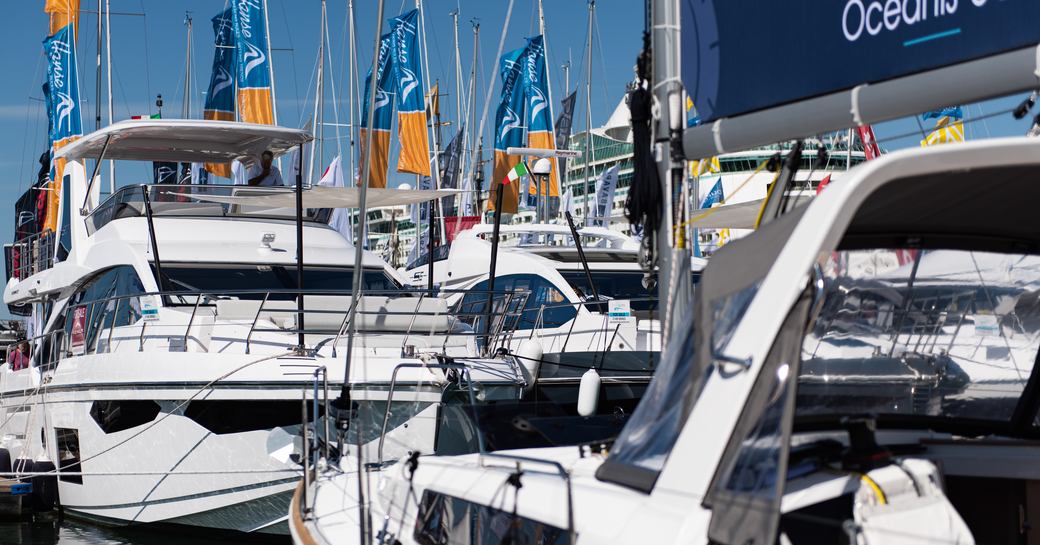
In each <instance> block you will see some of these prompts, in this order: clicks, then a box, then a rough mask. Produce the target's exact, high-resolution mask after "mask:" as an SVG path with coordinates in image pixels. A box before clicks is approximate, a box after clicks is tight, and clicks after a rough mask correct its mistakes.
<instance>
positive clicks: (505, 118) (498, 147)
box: [488, 47, 527, 214]
mask: <svg viewBox="0 0 1040 545" xmlns="http://www.w3.org/2000/svg"><path fill="white" fill-rule="evenodd" d="M526 54H527V48H526V47H522V48H520V49H514V50H513V51H509V52H507V53H505V54H504V55H502V58H501V59H500V60H499V72H500V75H501V76H502V100H501V102H500V103H499V105H498V110H497V111H496V112H495V168H494V173H493V174H492V179H493V180H494V181H495V182H499V181H502V180H506V179H507V175H508V173H509V172H510V171H511V170H513V167H515V166H516V165H517V163H519V162H520V157H519V156H516V155H508V154H506V150H507V149H509V148H510V147H521V146H523V145H524V126H523V123H524V115H525V114H526V109H525V106H526V104H525V100H524V98H525V93H524V89H523V74H522V60H523V57H524V56H525V55H526ZM497 191H505V193H503V194H502V210H501V212H502V213H503V214H515V213H516V210H517V206H518V204H519V203H518V201H519V197H520V184H519V183H518V182H516V181H510V182H509V183H493V184H491V196H490V198H489V199H488V210H495V201H496V199H497V198H498V197H497V196H496V194H495V192H497Z"/></svg>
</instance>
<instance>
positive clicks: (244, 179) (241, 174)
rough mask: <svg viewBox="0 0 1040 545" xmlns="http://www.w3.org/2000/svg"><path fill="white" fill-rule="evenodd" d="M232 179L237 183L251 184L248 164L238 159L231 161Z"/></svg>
mask: <svg viewBox="0 0 1040 545" xmlns="http://www.w3.org/2000/svg"><path fill="white" fill-rule="evenodd" d="M231 180H232V181H233V182H234V184H235V185H248V184H249V174H248V172H247V170H246V166H245V165H243V164H242V162H241V161H239V160H238V159H235V160H234V161H232V162H231Z"/></svg>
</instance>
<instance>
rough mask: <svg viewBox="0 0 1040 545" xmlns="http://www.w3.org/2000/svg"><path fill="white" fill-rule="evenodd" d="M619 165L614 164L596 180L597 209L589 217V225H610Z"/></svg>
mask: <svg viewBox="0 0 1040 545" xmlns="http://www.w3.org/2000/svg"><path fill="white" fill-rule="evenodd" d="M617 182H618V166H617V165H614V166H612V167H610V168H608V169H607V170H605V171H604V172H603V174H600V176H599V180H596V210H595V213H594V214H592V217H591V218H589V220H590V223H589V225H598V226H600V227H606V226H608V225H610V214H611V208H612V205H613V204H614V190H615V189H617Z"/></svg>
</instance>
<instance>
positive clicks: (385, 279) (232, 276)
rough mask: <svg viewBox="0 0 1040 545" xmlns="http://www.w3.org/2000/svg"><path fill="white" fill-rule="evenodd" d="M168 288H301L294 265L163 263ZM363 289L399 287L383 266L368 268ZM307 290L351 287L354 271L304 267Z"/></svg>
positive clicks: (166, 287)
mask: <svg viewBox="0 0 1040 545" xmlns="http://www.w3.org/2000/svg"><path fill="white" fill-rule="evenodd" d="M163 275H164V276H165V277H166V281H165V289H166V290H167V291H202V292H211V293H220V292H227V291H235V290H256V291H258V292H263V291H268V290H272V291H276V290H295V289H299V286H298V284H297V278H296V268H295V267H293V266H291V265H238V264H214V265H199V264H191V265H186V264H180V263H171V264H166V263H163ZM362 280H363V282H362V283H361V289H362V290H364V291H393V290H397V289H398V288H399V286H398V285H397V283H396V282H395V281H394V279H393V278H391V277H390V276H389V275H387V273H386V271H384V270H382V269H375V268H370V269H365V273H364V275H363V276H362ZM303 283H304V286H303V287H304V289H307V290H330V291H331V290H350V289H351V288H352V287H353V285H354V284H353V283H354V274H353V270H352V269H350V268H347V267H305V268H304V271H303ZM293 297H294V296H293V295H291V294H282V295H275V294H272V295H271V297H270V299H292V298H293ZM241 298H242V299H249V298H255V299H262V298H263V293H257V294H252V295H243V296H241Z"/></svg>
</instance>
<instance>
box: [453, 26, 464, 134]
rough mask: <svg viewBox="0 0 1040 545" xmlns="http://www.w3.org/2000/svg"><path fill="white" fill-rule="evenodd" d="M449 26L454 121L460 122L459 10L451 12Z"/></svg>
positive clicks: (460, 63)
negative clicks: (452, 44)
mask: <svg viewBox="0 0 1040 545" xmlns="http://www.w3.org/2000/svg"><path fill="white" fill-rule="evenodd" d="M451 26H452V30H453V31H454V36H455V119H457V120H460V121H461V120H462V117H463V115H462V59H461V58H460V57H459V10H457V9H456V10H452V12H451Z"/></svg>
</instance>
